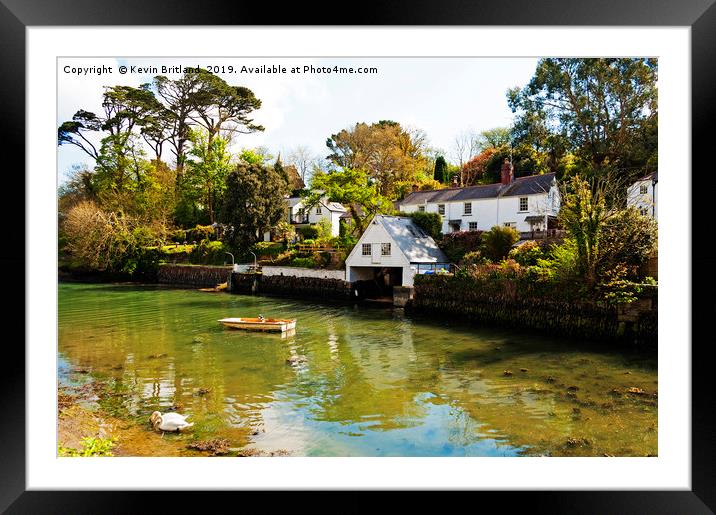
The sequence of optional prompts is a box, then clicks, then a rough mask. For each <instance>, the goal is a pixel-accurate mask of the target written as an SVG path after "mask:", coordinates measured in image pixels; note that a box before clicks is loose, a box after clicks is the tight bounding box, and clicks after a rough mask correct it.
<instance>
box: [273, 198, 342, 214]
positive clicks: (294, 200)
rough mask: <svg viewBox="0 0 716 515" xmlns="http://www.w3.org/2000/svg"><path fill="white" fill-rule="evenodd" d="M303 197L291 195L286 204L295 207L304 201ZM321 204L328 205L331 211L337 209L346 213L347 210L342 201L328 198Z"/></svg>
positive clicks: (327, 207) (336, 210)
mask: <svg viewBox="0 0 716 515" xmlns="http://www.w3.org/2000/svg"><path fill="white" fill-rule="evenodd" d="M303 200H304V199H303V197H289V198H287V199H286V204H287V205H288V207H294V206H296V205H297V204H299V203H303ZM321 204H322V205H324V206H325V207H326V209H328V210H329V211H335V212H338V213H345V212H346V211H347V210H346V208H345V207H343V204H341V203H340V202H329V201H327V200H323V201H321Z"/></svg>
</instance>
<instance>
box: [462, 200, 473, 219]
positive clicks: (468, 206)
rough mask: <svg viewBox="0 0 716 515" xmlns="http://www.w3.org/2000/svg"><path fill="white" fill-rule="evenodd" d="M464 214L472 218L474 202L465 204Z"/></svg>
mask: <svg viewBox="0 0 716 515" xmlns="http://www.w3.org/2000/svg"><path fill="white" fill-rule="evenodd" d="M463 214H464V215H465V216H470V215H471V214H472V202H465V209H464V211H463Z"/></svg>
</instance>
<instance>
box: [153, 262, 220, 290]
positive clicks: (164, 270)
mask: <svg viewBox="0 0 716 515" xmlns="http://www.w3.org/2000/svg"><path fill="white" fill-rule="evenodd" d="M229 274H231V267H230V266H208V265H207V266H204V265H201V266H200V265H160V266H159V271H158V272H157V281H158V282H159V283H162V284H176V285H177V286H197V287H200V288H208V287H211V286H216V285H217V284H221V283H225V282H226V281H227V280H228V278H229Z"/></svg>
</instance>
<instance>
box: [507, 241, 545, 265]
mask: <svg viewBox="0 0 716 515" xmlns="http://www.w3.org/2000/svg"><path fill="white" fill-rule="evenodd" d="M508 256H509V257H510V258H511V259H514V260H515V261H517V262H518V263H519V264H520V265H522V266H534V265H537V262H538V261H539V260H540V259H545V258H546V257H547V253H546V252H545V250H544V249H543V247H542V245H541V244H540V243H538V242H536V241H528V242H525V243H523V244H522V245H520V246H519V247H515V248H513V249H512V250H510V252H509V254H508Z"/></svg>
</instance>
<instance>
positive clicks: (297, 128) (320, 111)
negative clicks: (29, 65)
mask: <svg viewBox="0 0 716 515" xmlns="http://www.w3.org/2000/svg"><path fill="white" fill-rule="evenodd" d="M537 61H538V60H537V59H535V58H442V57H439V58H422V57H421V58H377V57H371V58H313V59H311V58H226V57H221V58H131V59H122V58H117V59H112V58H100V59H98V58H62V59H59V60H58V84H57V85H58V87H57V92H58V113H57V124H58V125H59V124H61V123H62V122H64V121H66V120H69V119H71V118H72V115H73V114H74V113H75V112H76V111H77V110H79V109H84V110H87V111H92V112H95V113H101V112H102V108H101V104H102V93H103V86H115V85H131V86H139V85H140V84H142V83H146V82H151V79H152V77H154V76H155V75H159V74H163V75H167V76H168V77H170V78H179V77H180V76H181V74H180V73H161V72H162V70H161V67H162V66H167V67H171V66H192V67H195V66H201V67H204V68H205V67H207V66H217V67H222V66H223V67H224V68H223V69H222V68H219V70H218V72H219V73H217V75H219V76H220V77H222V78H223V79H224V80H225V81H227V82H228V83H229V84H231V85H235V86H245V87H248V88H249V89H251V90H252V91H253V92H254V94H255V95H256V97H257V98H259V99H260V100H261V102H262V106H261V108H260V109H259V110H257V111H255V112H254V113H253V116H254V119H255V122H256V123H259V124H261V125H263V126H264V127H265V128H266V130H265V131H263V132H257V133H253V134H239V135H237V136H236V138H235V140H234V141H233V143H232V150H234V151H238V150H240V149H241V148H255V147H257V146H265V147H268V149H269V150H270V151H271V153H272V155H274V156H276V155H277V154H278V153H279V152H280V153H281V155H282V156H286V155H288V154H289V153H290V151H291V149H293V148H295V147H297V146H305V147H308V148H309V149H310V150H311V151H312V152H313V153H315V154H316V155H318V156H321V157H325V156H327V155H328V153H329V152H328V149H327V148H326V139H327V138H329V137H330V136H331V135H332V134H335V133H337V132H339V131H340V130H341V129H345V128H348V127H350V126H352V125H354V124H355V123H357V122H366V123H374V122H377V121H379V120H394V121H397V122H399V123H400V124H401V125H403V126H406V127H414V128H419V129H422V130H423V131H424V132H425V133H426V134H427V136H428V141H429V144H430V146H431V147H432V148H434V149H440V150H442V151H443V152H445V153H446V157H448V160H449V156H450V152H451V149H452V147H453V142H454V140H455V137H456V136H457V135H458V134H459V133H461V132H464V131H468V130H469V131H475V132H480V131H482V130H485V129H491V128H494V127H501V126H506V125H509V124H510V122H511V121H512V117H513V115H512V112H511V111H510V109H509V107H508V106H507V96H506V93H507V90H508V89H510V88H513V87H515V86H519V87H523V86H524V85H526V84H527V82H529V80H530V79H531V78H532V75H533V73H534V70H535V67H536V65H537ZM262 65H266V66H283V67H285V68H286V73H273V74H268V73H255V72H250V71H249V70H248V68H255V67H260V66H262ZM102 66H106V67H109V68H111V73H101V74H98V73H96V70H93V67H96V68H99V67H102ZM120 66H126V67H127V69H128V71H127V73H124V74H122V73H120V72H119V67H120ZM132 66H135V67H142V68H144V69H143V70H139V69H137V68H135V69H134V72H132V68H131V67H132ZM229 66H233V73H230V70H229V69H228V67H229ZM304 66H313V67H314V68H318V67H330V68H332V67H334V66H338V67H353V68H358V67H376V68H378V72H377V73H375V74H373V73H371V74H341V73H330V74H327V73H317V72H313V73H310V72H309V73H304V72H303V70H304ZM151 67H156V68H157V71H158V72H159V73H155V72H154V70H152V69H151ZM242 67H247V70H246V71H245V72H242ZM293 68H298V69H299V70H301V73H291V70H292V69H293ZM83 69H84V70H88V71H87V72H86V73H84V72H83V71H82V70H83ZM221 71H223V72H224V73H221ZM95 141H99V137H97V138H96V140H95ZM165 152H166V153H167V154H168V153H169V152H168V151H165ZM78 164H86V165H87V166H89V167H92V166H93V164H94V163H93V161H92V159H91V158H90V157H89V156H87V155H86V154H85V153H84V152H83V151H82V150H81V149H79V148H77V147H75V146H72V145H63V146H61V147H59V148H58V173H59V177H60V182H62V181H63V180H65V179H66V177H67V173H68V171H70V170H71V167H72V166H73V165H78Z"/></svg>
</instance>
